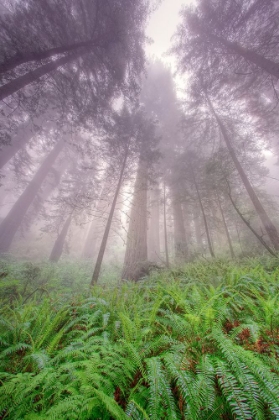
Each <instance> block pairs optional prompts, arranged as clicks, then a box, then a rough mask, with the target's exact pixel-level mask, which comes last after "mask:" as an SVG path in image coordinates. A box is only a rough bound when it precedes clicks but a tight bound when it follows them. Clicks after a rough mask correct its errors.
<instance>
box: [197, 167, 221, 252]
mask: <svg viewBox="0 0 279 420" xmlns="http://www.w3.org/2000/svg"><path fill="white" fill-rule="evenodd" d="M191 171H192V176H193V181H194V185H195V189H196V192H197V196H198V201H199V205H200V209H201V212H202V217H203V222H204V227H205V233H206V238H207V243H208V248H209V252H210V255H211V257H213V258H214V257H215V255H214V250H213V245H212V242H211V238H210V234H209V228H208V223H207V219H206V215H205V211H204V207H203V204H202V199H201V195H200V191H199V188H198V184H197V181H196V177H195V173H194V170H193V167H192V165H191Z"/></svg>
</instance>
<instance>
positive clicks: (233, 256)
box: [217, 194, 235, 258]
mask: <svg viewBox="0 0 279 420" xmlns="http://www.w3.org/2000/svg"><path fill="white" fill-rule="evenodd" d="M217 200H218V206H219V210H220V213H221V216H222V221H223V225H224V228H225V232H226V237H227V240H228V244H229V248H230V254H231V257H232V258H235V253H234V250H233V246H232V241H231V237H230V233H229V229H228V226H227V222H226V219H225V215H224V211H223V208H222V204H221V201H220V197H219V194H217Z"/></svg>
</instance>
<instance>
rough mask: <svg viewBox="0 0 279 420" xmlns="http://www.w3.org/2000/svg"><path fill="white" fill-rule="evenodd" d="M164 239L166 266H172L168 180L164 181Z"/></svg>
mask: <svg viewBox="0 0 279 420" xmlns="http://www.w3.org/2000/svg"><path fill="white" fill-rule="evenodd" d="M164 241H165V253H166V267H167V268H169V267H170V259H169V245H168V231H167V203H166V182H165V181H164Z"/></svg>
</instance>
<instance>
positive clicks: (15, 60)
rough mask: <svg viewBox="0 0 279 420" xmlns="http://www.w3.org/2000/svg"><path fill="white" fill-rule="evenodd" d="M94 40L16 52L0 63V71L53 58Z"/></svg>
mask: <svg viewBox="0 0 279 420" xmlns="http://www.w3.org/2000/svg"><path fill="white" fill-rule="evenodd" d="M90 45H92V41H83V42H78V43H76V44H71V45H64V46H61V47H54V48H50V49H49V50H45V51H38V52H35V51H33V52H29V53H26V54H19V53H18V54H15V55H14V56H13V57H11V58H9V59H8V60H7V61H6V62H4V63H2V64H0V73H6V72H8V71H11V70H14V69H15V68H16V67H18V66H20V65H21V64H26V63H30V62H32V61H41V60H45V59H46V58H52V57H53V56H55V55H57V54H65V53H67V52H71V51H75V50H77V49H79V48H82V47H90Z"/></svg>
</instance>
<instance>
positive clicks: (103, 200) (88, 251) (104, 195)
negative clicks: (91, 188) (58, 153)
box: [82, 180, 111, 259]
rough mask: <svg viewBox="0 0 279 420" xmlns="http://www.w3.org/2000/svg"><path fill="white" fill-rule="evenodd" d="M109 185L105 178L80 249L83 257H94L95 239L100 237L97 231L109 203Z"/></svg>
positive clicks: (100, 226) (101, 225) (100, 229)
mask: <svg viewBox="0 0 279 420" xmlns="http://www.w3.org/2000/svg"><path fill="white" fill-rule="evenodd" d="M109 187H110V185H109V182H108V181H107V180H106V181H105V183H104V186H103V188H102V190H101V192H100V195H99V198H98V202H97V205H96V207H95V208H94V213H96V216H95V217H94V219H93V220H92V222H91V224H90V228H89V232H88V235H87V237H86V241H85V244H84V248H83V251H82V256H83V258H91V259H92V258H93V257H94V254H95V250H96V244H97V240H98V239H99V238H100V232H99V231H102V230H103V229H102V227H103V223H102V222H103V220H104V219H105V217H104V215H105V214H106V213H107V212H108V208H109V206H110V204H111V191H110V190H109ZM108 199H109V201H108Z"/></svg>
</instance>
